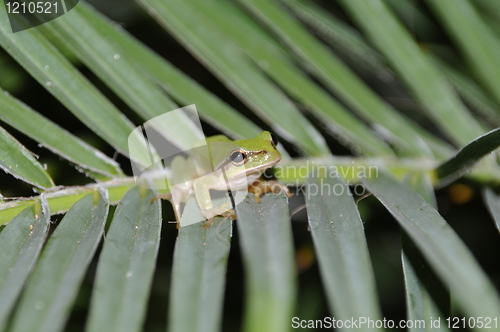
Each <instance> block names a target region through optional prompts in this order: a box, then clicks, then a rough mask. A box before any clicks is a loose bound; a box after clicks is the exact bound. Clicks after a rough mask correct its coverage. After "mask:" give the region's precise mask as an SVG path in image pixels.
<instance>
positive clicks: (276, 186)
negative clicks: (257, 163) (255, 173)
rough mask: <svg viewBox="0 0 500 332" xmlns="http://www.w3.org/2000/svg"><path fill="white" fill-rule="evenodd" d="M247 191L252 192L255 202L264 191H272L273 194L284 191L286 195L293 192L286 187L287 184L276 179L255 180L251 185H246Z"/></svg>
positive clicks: (289, 195) (290, 194)
mask: <svg viewBox="0 0 500 332" xmlns="http://www.w3.org/2000/svg"><path fill="white" fill-rule="evenodd" d="M248 192H250V193H252V194H254V200H255V201H256V202H257V203H260V202H261V199H260V196H262V195H264V194H265V193H269V192H272V193H274V194H279V193H280V192H284V193H285V196H286V197H292V196H293V194H292V193H291V192H290V189H288V187H287V186H285V185H284V184H282V183H280V182H278V181H276V180H269V181H264V180H262V178H261V180H257V181H255V182H254V183H252V185H250V186H249V187H248Z"/></svg>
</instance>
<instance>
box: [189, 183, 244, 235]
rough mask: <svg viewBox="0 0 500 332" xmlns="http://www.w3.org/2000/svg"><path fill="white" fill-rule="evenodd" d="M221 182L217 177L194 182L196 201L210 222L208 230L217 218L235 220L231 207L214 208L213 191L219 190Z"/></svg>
mask: <svg viewBox="0 0 500 332" xmlns="http://www.w3.org/2000/svg"><path fill="white" fill-rule="evenodd" d="M218 184H219V180H218V179H217V177H215V176H205V177H201V178H198V179H195V180H194V181H193V189H194V194H195V197H196V201H197V203H198V206H199V208H200V211H201V214H202V215H203V216H204V217H205V218H206V219H207V220H208V222H207V223H206V228H208V227H210V225H211V224H212V223H213V219H214V218H215V217H216V216H223V217H227V218H231V219H235V214H234V210H233V209H231V208H230V207H229V206H226V205H224V206H221V207H217V206H214V204H213V201H212V197H211V196H210V190H211V189H217V187H218Z"/></svg>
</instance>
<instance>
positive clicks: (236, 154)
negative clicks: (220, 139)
mask: <svg viewBox="0 0 500 332" xmlns="http://www.w3.org/2000/svg"><path fill="white" fill-rule="evenodd" d="M229 158H230V159H231V162H232V163H233V165H235V166H241V165H243V164H245V163H246V162H247V154H246V153H245V151H242V150H234V151H233V152H231V154H230V155H229Z"/></svg>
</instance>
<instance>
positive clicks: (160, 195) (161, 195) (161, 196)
mask: <svg viewBox="0 0 500 332" xmlns="http://www.w3.org/2000/svg"><path fill="white" fill-rule="evenodd" d="M171 198H172V193H171V192H168V193H166V194H158V195H156V196H155V197H153V199H152V200H151V203H154V202H156V201H157V200H159V199H171Z"/></svg>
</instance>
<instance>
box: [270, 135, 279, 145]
mask: <svg viewBox="0 0 500 332" xmlns="http://www.w3.org/2000/svg"><path fill="white" fill-rule="evenodd" d="M278 143H279V141H278V137H276V135H274V134H271V145H272V146H273V148H275V147H277V146H278Z"/></svg>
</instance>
